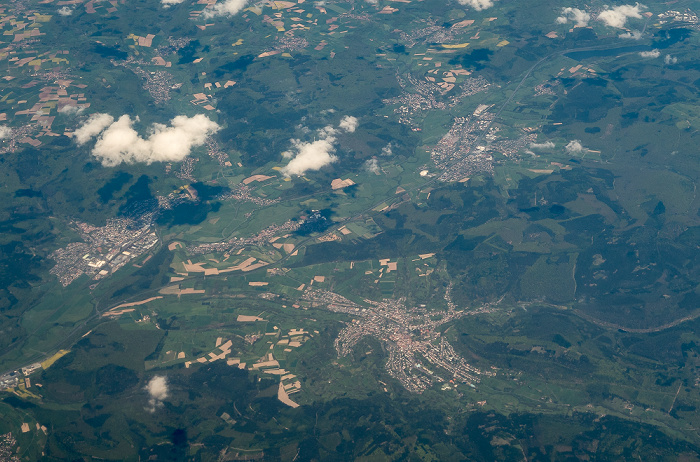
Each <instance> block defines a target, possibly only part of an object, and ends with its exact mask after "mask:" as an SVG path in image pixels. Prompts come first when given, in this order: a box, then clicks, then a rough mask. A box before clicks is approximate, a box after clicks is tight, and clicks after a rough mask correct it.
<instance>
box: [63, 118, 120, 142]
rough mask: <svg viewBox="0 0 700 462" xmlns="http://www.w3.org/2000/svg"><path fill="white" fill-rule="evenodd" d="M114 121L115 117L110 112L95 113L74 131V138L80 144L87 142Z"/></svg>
mask: <svg viewBox="0 0 700 462" xmlns="http://www.w3.org/2000/svg"><path fill="white" fill-rule="evenodd" d="M112 122H114V118H113V117H112V116H111V115H109V114H99V113H98V114H93V115H91V116H90V118H89V119H88V120H87V122H85V123H84V124H83V125H82V126H81V127H80V128H78V129H77V130H75V132H73V138H75V141H76V142H77V143H78V145H82V144H85V143H87V142H88V141H90V140H91V139H92V138H93V137H95V136H97V135H99V134H100V133H102V131H103V130H104V129H105V128H107V127H109V125H110V124H111V123H112Z"/></svg>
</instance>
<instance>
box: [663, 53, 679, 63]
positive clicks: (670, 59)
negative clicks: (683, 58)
mask: <svg viewBox="0 0 700 462" xmlns="http://www.w3.org/2000/svg"><path fill="white" fill-rule="evenodd" d="M677 62H678V58H676V57H675V56H671V55H666V56H664V63H666V64H676V63H677Z"/></svg>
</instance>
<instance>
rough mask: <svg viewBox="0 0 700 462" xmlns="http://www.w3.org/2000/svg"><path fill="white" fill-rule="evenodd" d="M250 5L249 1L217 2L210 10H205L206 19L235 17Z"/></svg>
mask: <svg viewBox="0 0 700 462" xmlns="http://www.w3.org/2000/svg"><path fill="white" fill-rule="evenodd" d="M247 4H248V0H224V1H222V2H217V3H215V4H214V6H213V7H211V8H210V9H207V10H204V14H202V16H204V18H214V17H216V16H235V15H237V14H238V13H239V12H240V11H241V10H243V8H245V7H246V5H247Z"/></svg>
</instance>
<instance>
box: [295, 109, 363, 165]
mask: <svg viewBox="0 0 700 462" xmlns="http://www.w3.org/2000/svg"><path fill="white" fill-rule="evenodd" d="M357 126H358V122H357V118H356V117H352V116H344V117H343V118H342V119H340V123H339V124H338V128H339V129H340V130H342V131H345V132H347V133H352V132H354V131H355V129H357ZM338 131H339V130H338V129H336V128H333V126H331V125H326V126H325V127H323V128H321V129H320V130H318V132H317V133H318V136H319V137H320V139H318V140H314V141H311V142H309V141H301V140H297V139H292V140H290V141H291V143H292V149H290V150H289V151H285V152H283V153H282V156H283V157H284V158H285V159H292V160H290V161H289V163H288V164H287V166H286V167H284V168H283V169H282V173H283V174H284V175H286V176H292V175H297V176H299V175H303V174H304V173H306V172H307V171H309V170H314V171H315V170H320V169H322V168H323V167H325V166H326V165H330V164H332V163H333V162H335V161H337V160H338V157H337V156H336V155H335V144H336V140H337V138H336V136H337V134H338Z"/></svg>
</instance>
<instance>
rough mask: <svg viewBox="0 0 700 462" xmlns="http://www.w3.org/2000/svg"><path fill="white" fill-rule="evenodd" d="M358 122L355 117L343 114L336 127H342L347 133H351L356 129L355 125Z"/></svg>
mask: <svg viewBox="0 0 700 462" xmlns="http://www.w3.org/2000/svg"><path fill="white" fill-rule="evenodd" d="M359 124H360V123H359V122H358V121H357V117H353V116H345V117H343V118H342V119H340V123H338V128H342V129H343V130H345V131H346V132H348V133H353V132H354V131H355V130H357V126H358V125H359Z"/></svg>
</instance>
